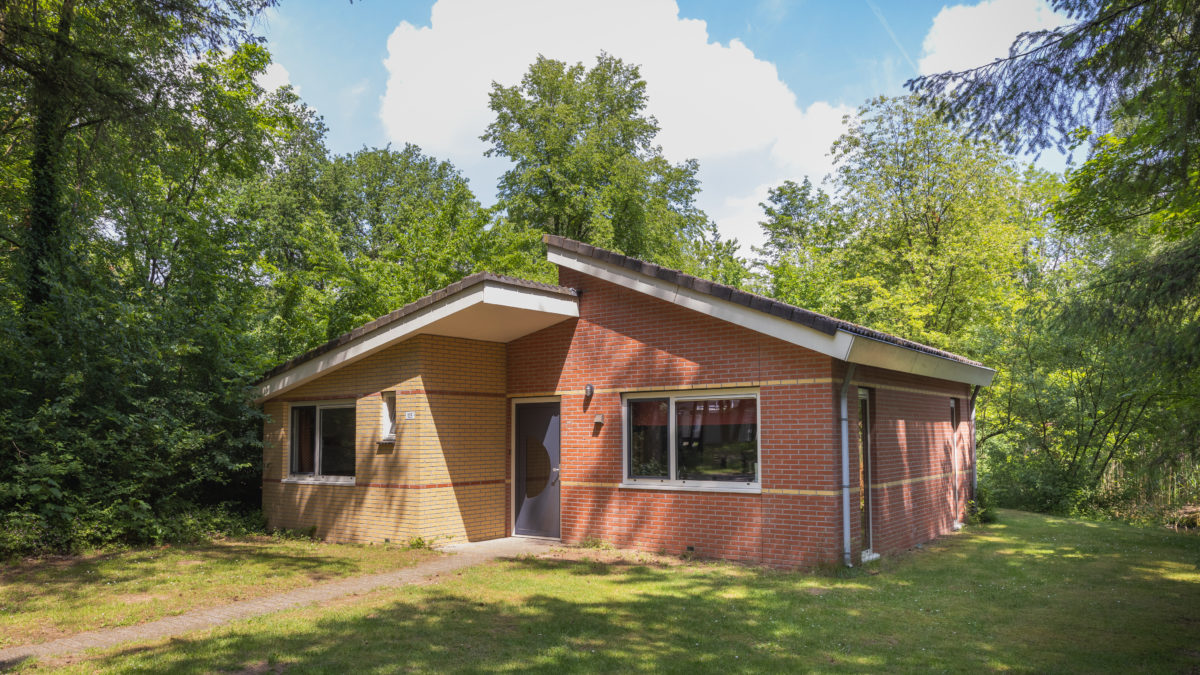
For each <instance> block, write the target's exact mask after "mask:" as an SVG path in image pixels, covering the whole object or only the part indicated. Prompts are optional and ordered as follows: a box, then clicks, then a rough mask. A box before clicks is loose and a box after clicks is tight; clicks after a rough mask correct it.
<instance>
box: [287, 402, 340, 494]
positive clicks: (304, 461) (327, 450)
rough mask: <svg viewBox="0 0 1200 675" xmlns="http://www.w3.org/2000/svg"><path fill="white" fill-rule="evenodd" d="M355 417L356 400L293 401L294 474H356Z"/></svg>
mask: <svg viewBox="0 0 1200 675" xmlns="http://www.w3.org/2000/svg"><path fill="white" fill-rule="evenodd" d="M354 419H355V406H354V403H353V402H350V403H345V402H342V403H322V404H301V405H293V406H292V425H291V439H292V452H291V475H292V476H295V477H312V478H353V477H354V460H355V422H354Z"/></svg>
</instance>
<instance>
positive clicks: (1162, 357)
mask: <svg viewBox="0 0 1200 675" xmlns="http://www.w3.org/2000/svg"><path fill="white" fill-rule="evenodd" d="M1053 5H1054V6H1055V8H1056V9H1057V10H1059V11H1060V12H1063V13H1065V14H1066V15H1067V16H1069V17H1070V18H1071V19H1073V21H1074V22H1073V23H1072V24H1070V25H1067V26H1064V27H1061V28H1057V29H1054V30H1050V31H1036V32H1033V33H1027V34H1024V35H1022V36H1021V37H1020V38H1018V40H1017V42H1016V43H1014V45H1013V47H1012V49H1011V55H1010V57H1009V58H1008V59H1002V60H998V61H996V62H993V63H990V64H987V65H984V66H981V67H979V68H975V69H972V70H968V71H964V72H961V73H943V74H940V75H935V76H931V77H926V78H919V79H917V80H914V81H913V82H910V86H912V87H913V88H914V89H915V90H916V91H917V92H919V94H920V95H921V97H922V98H923V99H924V100H926V101H927V102H930V103H933V104H935V105H937V106H938V108H939V109H940V110H942V111H943V112H945V113H946V114H947V115H948V116H949V117H950V118H951V119H953V120H955V121H957V122H961V123H962V124H964V125H965V126H967V127H968V128H970V129H972V130H975V131H983V132H989V133H991V134H994V135H996V136H999V137H1000V138H1003V139H1004V140H1005V141H1006V142H1007V143H1008V146H1009V148H1010V149H1012V150H1041V149H1044V148H1048V147H1058V148H1059V149H1065V148H1067V147H1070V148H1072V149H1079V148H1083V149H1085V151H1086V161H1085V162H1084V163H1083V164H1082V166H1080V167H1078V168H1077V169H1075V170H1073V171H1071V172H1070V173H1069V177H1068V186H1067V190H1066V192H1065V194H1064V195H1063V197H1062V199H1061V200H1059V201H1058V202H1057V203H1056V204H1055V205H1054V209H1053V212H1054V216H1055V220H1056V223H1057V229H1058V230H1059V232H1058V234H1057V236H1058V238H1059V242H1060V245H1059V247H1058V248H1059V250H1060V251H1062V252H1063V253H1065V255H1064V257H1063V260H1064V261H1065V265H1064V266H1063V267H1061V268H1054V269H1051V268H1047V269H1045V270H1044V272H1045V274H1043V275H1042V278H1040V279H1038V283H1039V284H1040V285H1041V289H1042V291H1041V292H1040V296H1039V298H1038V299H1039V300H1040V301H1041V303H1042V304H1039V305H1035V306H1031V310H1030V311H1029V312H1025V313H1017V314H1015V315H1014V318H1015V319H1016V320H1017V323H1019V324H1020V325H1021V326H1022V327H1023V328H1024V329H1026V332H1025V333H1023V334H1014V336H1015V338H1014V339H1013V340H1011V341H1009V343H1008V344H1004V343H1003V342H1001V343H1000V345H999V346H1000V349H999V350H998V353H999V354H1000V355H1001V357H1002V360H1001V363H1004V364H1005V365H1007V366H1008V368H1007V369H1006V370H1008V371H1009V372H1010V373H1011V374H1012V375H1011V379H1010V380H1008V381H1007V382H1005V383H1002V387H1004V388H1007V391H1002V392H1000V393H1001V394H1002V396H1003V400H1004V401H1005V403H1004V406H1003V410H1004V413H1003V415H1001V416H999V417H1000V419H999V420H997V421H999V422H1001V424H1000V426H999V427H998V428H997V431H996V433H1004V434H1012V435H1013V436H1014V438H1015V439H1019V440H1018V441H1017V445H1016V446H1015V448H1020V450H1019V451H1017V450H1016V449H1015V448H1014V447H1007V446H1006V447H1005V448H1004V452H1003V453H1001V459H1002V460H1003V461H999V462H993V463H992V464H993V468H994V470H996V471H998V472H1002V473H1004V474H1005V478H1004V479H1003V482H1006V483H1007V484H1008V485H1009V486H1010V490H1011V492H1012V493H1013V494H1012V495H1011V497H1012V498H1013V499H1014V501H1013V502H1011V503H1023V504H1029V505H1034V504H1037V505H1040V506H1041V507H1042V508H1050V509H1053V510H1058V511H1063V512H1087V513H1091V512H1096V511H1101V512H1106V513H1110V514H1118V515H1123V516H1129V515H1130V514H1137V513H1143V512H1147V511H1149V512H1157V513H1160V514H1161V513H1164V512H1169V511H1170V510H1171V509H1173V508H1175V507H1177V506H1179V505H1180V504H1187V503H1196V502H1197V501H1200V480H1197V478H1196V475H1195V473H1194V467H1195V466H1196V465H1197V464H1198V463H1200V432H1198V431H1197V430H1198V429H1200V417H1198V413H1197V410H1200V400H1198V398H1197V392H1198V391H1200V388H1198V387H1197V385H1198V384H1200V152H1198V150H1200V135H1198V133H1197V129H1200V126H1198V125H1197V124H1196V122H1197V120H1200V86H1197V85H1198V84H1200V80H1198V79H1197V78H1200V67H1198V66H1197V64H1198V63H1200V23H1198V22H1197V21H1196V17H1197V16H1200V3H1197V2H1196V1H1195V0H1155V1H1152V2H1132V1H1127V2H1113V3H1093V2H1082V1H1078V0H1058V1H1057V2H1054V3H1053ZM993 452H994V451H993ZM1027 472H1032V473H1033V474H1034V475H1031V476H1024V477H1023V476H1021V475H1020V474H1022V473H1027ZM1133 517H1138V516H1136V515H1135V516H1133Z"/></svg>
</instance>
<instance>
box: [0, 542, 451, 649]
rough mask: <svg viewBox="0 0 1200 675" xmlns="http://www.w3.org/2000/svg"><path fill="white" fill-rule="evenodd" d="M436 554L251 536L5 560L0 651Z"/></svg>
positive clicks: (0, 568) (0, 579) (0, 575)
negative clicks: (176, 544)
mask: <svg viewBox="0 0 1200 675" xmlns="http://www.w3.org/2000/svg"><path fill="white" fill-rule="evenodd" d="M431 555H433V554H432V553H430V552H428V551H410V550H408V549H407V548H404V547H397V546H352V545H336V544H322V543H315V542H312V541H309V540H302V539H301V540H295V539H280V538H273V537H247V538H240V539H229V540H222V541H215V542H212V543H209V544H197V545H189V546H164V547H161V548H151V549H139V550H134V551H120V552H116V553H106V554H95V555H87V556H73V557H65V558H60V559H43V560H38V561H36V562H18V563H8V564H0V647H10V646H13V645H21V644H31V643H37V642H45V641H47V640H52V639H54V638H58V637H62V636H64V635H69V634H71V633H77V632H80V631H84V630H91V629H95V628H104V627H111V626H125V625H129V624H135V623H142V622H144V621H150V620H153V619H158V618H162V617H164V616H170V615H174V614H180V613H182V612H185V611H188V610H191V609H200V608H203V607H212V606H214V605H221V604H227V603H230V602H234V601H236V600H245V599H248V598H253V597H259V596H263V595H267V594H270V593H275V592H277V591H282V590H287V589H292V588H296V587H299V586H305V585H308V584H310V583H312V582H314V581H321V580H324V579H333V578H336V577H344V576H348V575H352V574H366V573H369V572H382V571H384V570H390V569H398V568H401V567H406V566H408V565H411V564H414V563H416V562H418V561H420V560H425V559H428V557H429V556H431Z"/></svg>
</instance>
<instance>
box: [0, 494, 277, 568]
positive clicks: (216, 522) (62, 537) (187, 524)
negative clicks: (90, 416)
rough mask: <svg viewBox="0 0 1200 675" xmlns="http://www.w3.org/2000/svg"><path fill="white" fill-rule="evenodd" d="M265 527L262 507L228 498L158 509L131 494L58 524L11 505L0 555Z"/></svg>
mask: <svg viewBox="0 0 1200 675" xmlns="http://www.w3.org/2000/svg"><path fill="white" fill-rule="evenodd" d="M265 532H266V519H265V518H264V517H263V514H262V512H261V511H251V512H245V513H244V512H240V511H238V510H237V509H236V508H234V507H232V506H231V505H229V504H218V505H216V506H187V507H181V508H178V509H174V510H172V511H170V512H167V513H161V514H156V513H154V512H153V511H152V510H151V509H150V508H149V507H148V506H147V505H146V504H145V503H144V502H140V501H138V500H129V501H121V502H116V503H113V504H109V505H108V506H105V507H103V508H91V509H80V513H79V515H78V516H77V517H76V518H75V519H74V520H72V521H70V522H68V523H66V524H61V525H60V524H57V523H56V520H55V519H51V518H47V517H45V516H43V515H40V514H37V513H33V512H31V511H12V512H9V513H6V514H4V515H3V516H0V559H4V558H14V557H20V556H33V555H44V554H48V553H78V552H80V551H85V550H89V549H105V548H113V547H119V546H128V545H136V544H149V545H161V544H195V543H200V542H203V541H209V540H211V539H215V538H219V537H241V536H246V535H250V534H259V533H265Z"/></svg>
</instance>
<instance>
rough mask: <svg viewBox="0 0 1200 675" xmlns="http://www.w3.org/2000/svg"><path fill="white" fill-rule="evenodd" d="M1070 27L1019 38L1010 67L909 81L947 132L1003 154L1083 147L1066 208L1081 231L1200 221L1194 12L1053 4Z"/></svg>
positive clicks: (1181, 227) (1155, 1)
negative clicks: (982, 140)
mask: <svg viewBox="0 0 1200 675" xmlns="http://www.w3.org/2000/svg"><path fill="white" fill-rule="evenodd" d="M1052 4H1053V6H1054V8H1055V9H1056V10H1057V11H1059V12H1062V13H1064V14H1066V15H1067V16H1068V17H1069V18H1070V19H1072V20H1073V21H1074V22H1073V23H1071V24H1070V25H1067V26H1064V27H1060V28H1055V29H1053V30H1042V31H1035V32H1031V33H1023V34H1021V36H1020V37H1019V38H1018V39H1017V41H1016V42H1014V43H1013V45H1012V47H1011V49H1010V50H1009V57H1008V58H1005V59H999V60H997V61H994V62H992V63H989V64H986V65H983V66H980V67H978V68H973V69H970V70H965V71H961V72H949V73H941V74H937V75H931V76H926V77H920V78H916V79H914V80H912V81H910V82H909V83H908V84H909V87H911V88H912V89H913V90H914V91H915V92H917V93H918V94H919V95H920V96H921V97H922V98H923V99H924V100H925V101H927V102H931V103H935V104H936V105H938V106H939V108H940V109H941V110H942V111H943V112H944V113H945V114H946V115H947V118H948V119H949V120H951V121H953V122H960V123H962V124H964V125H966V126H967V127H968V129H970V130H971V131H972V132H974V133H976V134H978V135H986V136H993V137H997V138H1002V139H1004V140H1006V141H1007V142H1008V144H1009V147H1010V149H1012V150H1014V151H1018V150H1035V151H1036V150H1042V149H1045V148H1049V147H1057V148H1058V149H1060V150H1062V149H1065V148H1066V147H1068V146H1075V145H1076V144H1079V143H1086V144H1087V146H1088V148H1089V157H1088V162H1087V164H1085V165H1084V167H1083V170H1082V171H1080V172H1078V173H1077V174H1076V176H1075V182H1076V189H1075V190H1074V191H1073V193H1074V194H1073V195H1072V196H1071V197H1069V198H1068V199H1067V200H1066V202H1065V206H1064V208H1066V209H1067V212H1068V213H1072V214H1073V215H1084V214H1087V215H1089V216H1091V217H1090V218H1088V219H1086V220H1080V221H1077V222H1076V223H1075V225H1076V226H1085V225H1088V224H1090V225H1095V226H1105V227H1113V228H1120V227H1121V226H1122V223H1125V222H1127V221H1129V220H1130V219H1132V218H1137V217H1139V216H1141V215H1148V214H1158V215H1159V216H1160V217H1161V218H1162V219H1163V222H1162V223H1161V225H1162V226H1163V227H1166V228H1169V229H1170V230H1174V231H1176V232H1182V231H1190V230H1192V229H1194V228H1195V227H1196V226H1197V224H1200V221H1198V220H1197V218H1198V217H1200V209H1197V205H1198V204H1200V189H1197V188H1198V187H1200V154H1198V153H1197V152H1196V148H1197V145H1198V144H1200V18H1198V17H1200V2H1196V0H1122V1H1119V2H1108V3H1097V2H1087V1H1084V0H1056V1H1055V2H1053V3H1052Z"/></svg>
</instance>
